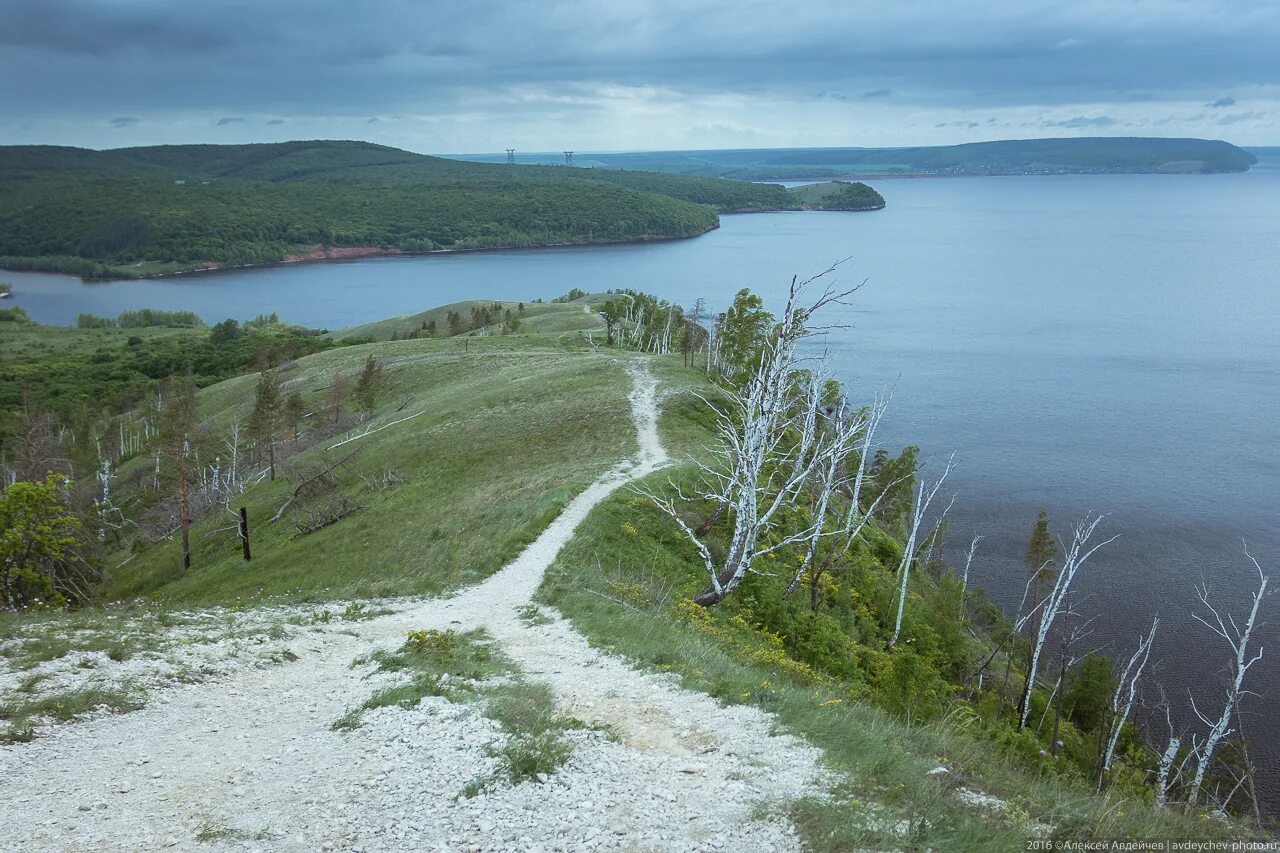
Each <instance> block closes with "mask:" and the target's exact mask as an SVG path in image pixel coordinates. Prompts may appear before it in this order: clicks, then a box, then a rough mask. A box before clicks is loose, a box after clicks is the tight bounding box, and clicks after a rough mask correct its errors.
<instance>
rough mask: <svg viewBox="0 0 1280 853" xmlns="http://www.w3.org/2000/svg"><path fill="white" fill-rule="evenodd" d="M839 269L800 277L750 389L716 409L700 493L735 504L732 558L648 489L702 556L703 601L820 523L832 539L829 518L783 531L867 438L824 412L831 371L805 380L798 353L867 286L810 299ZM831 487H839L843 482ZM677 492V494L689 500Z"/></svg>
mask: <svg viewBox="0 0 1280 853" xmlns="http://www.w3.org/2000/svg"><path fill="white" fill-rule="evenodd" d="M834 269H835V267H831V268H829V269H828V270H826V271H825V272H823V273H821V274H819V275H817V276H815V277H813V278H810V279H807V280H806V281H803V282H801V281H798V280H797V279H796V278H793V279H792V280H791V286H790V289H789V292H788V294H787V302H786V306H785V308H784V311H783V314H782V318H781V321H780V322H779V323H778V324H777V325H776V326H774V327H773V328H772V330H771V331H770V333H769V334H768V336H767V337H766V339H765V340H763V341H762V342H761V343H762V346H761V348H760V355H759V360H758V362H757V363H756V365H755V367H754V369H752V371H751V372H750V373H749V374H748V375H747V377H746V381H745V382H744V383H743V385H742V387H739V388H727V389H725V394H724V397H725V400H726V402H725V404H724V405H721V406H714V405H713V408H714V409H715V410H716V414H717V417H716V434H717V438H718V442H717V445H716V446H715V447H714V448H713V449H712V452H711V459H712V461H711V462H710V463H701V462H700V463H697V464H698V466H699V468H700V470H701V474H702V478H701V482H700V484H699V487H698V488H699V494H698V497H700V498H702V499H704V500H709V501H712V502H714V503H715V505H716V506H717V507H718V508H725V507H727V509H728V513H729V517H730V519H731V521H732V524H733V531H732V534H731V536H730V538H729V546H728V549H727V551H726V553H725V556H724V558H723V560H720V561H717V560H716V559H715V557H713V555H712V553H711V550H710V549H709V548H708V547H707V545H706V543H704V542H703V541H702V540H701V539H700V538H699V537H698V535H697V534H696V533H695V532H694V531H693V530H692V529H691V528H690V527H689V526H688V524H686V523H685V521H684V520H683V519H682V518H681V517H680V514H679V512H678V511H677V508H676V504H675V501H673V500H671V499H668V498H664V497H661V496H658V495H655V494H651V493H648V492H644V494H645V495H646V496H647V497H649V499H650V500H652V501H653V502H654V504H655V505H656V506H657V507H658V508H659V509H661V510H662V511H663V512H665V513H667V515H669V516H671V518H672V519H673V520H674V521H675V522H676V524H677V526H678V527H679V528H680V530H681V531H682V532H683V533H684V534H685V537H686V538H687V539H689V541H690V542H691V543H692V544H693V546H694V548H696V549H697V551H698V554H699V556H700V557H701V558H702V562H703V565H704V567H705V569H706V571H707V576H708V580H709V584H708V586H707V588H706V589H705V590H703V591H702V592H701V593H699V594H698V595H697V596H695V597H694V601H695V602H697V603H698V604H701V605H703V606H704V607H710V606H713V605H715V604H717V603H719V602H720V601H722V600H723V599H724V598H725V596H727V595H728V594H729V593H731V592H732V591H733V590H734V589H736V588H737V587H738V585H739V584H741V583H742V581H743V579H744V578H745V577H746V576H747V575H748V574H749V573H751V572H752V571H754V565H755V563H756V561H757V560H759V559H760V558H762V557H765V556H767V555H769V554H771V553H773V552H775V551H778V550H780V549H782V548H785V547H788V546H790V545H794V544H796V543H799V542H805V541H807V540H809V539H810V538H811V537H812V536H813V535H814V532H815V527H817V528H819V530H818V535H819V536H822V535H828V534H827V533H826V532H824V531H822V530H821V529H820V528H821V519H817V520H813V519H811V523H810V524H809V525H807V526H805V527H804V528H803V529H801V530H794V531H782V530H780V529H779V524H780V522H781V519H782V517H783V516H784V515H785V514H786V513H784V512H783V510H784V509H786V508H788V507H790V506H793V505H794V504H795V502H796V500H797V498H798V497H799V495H800V493H801V491H802V490H803V489H804V487H805V485H806V484H807V483H808V482H809V481H810V478H811V477H813V476H814V475H815V473H816V472H817V471H819V470H822V469H823V468H824V466H826V465H828V464H829V463H830V462H831V459H832V457H833V456H836V457H840V458H843V457H845V456H847V455H848V454H849V452H850V451H851V450H852V449H853V448H854V447H855V446H856V444H857V440H858V437H859V436H860V435H861V425H860V421H857V420H854V421H852V422H846V423H843V424H842V423H840V422H839V421H838V420H837V419H835V418H831V417H829V416H828V415H827V414H826V413H825V412H824V411H823V408H824V407H823V396H824V386H825V380H826V376H825V375H824V373H823V371H822V369H821V363H820V362H819V364H817V365H816V366H815V369H812V370H810V371H809V372H808V376H807V377H804V374H803V372H802V370H801V366H802V363H803V361H804V359H802V358H801V357H800V356H799V354H798V353H797V351H796V350H797V345H798V344H799V342H800V341H801V340H803V339H805V338H807V337H811V336H813V335H816V334H821V333H822V331H824V330H822V329H814V328H811V327H809V326H807V325H806V324H807V322H808V321H809V320H810V319H811V318H812V317H813V316H814V315H815V314H816V313H817V312H818V311H820V310H821V309H822V308H824V307H825V306H827V305H830V304H832V303H840V302H842V301H843V300H844V299H845V298H847V297H848V296H849V295H851V294H852V293H853V292H854V291H855V290H857V288H852V289H849V290H844V291H837V290H835V289H834V288H833V287H830V286H828V287H826V288H825V289H824V290H823V292H822V294H821V295H820V296H819V297H818V298H817V299H816V300H814V301H813V302H811V303H809V304H807V305H801V302H800V300H801V299H802V298H803V296H804V291H805V289H806V287H807V286H808V285H810V284H811V283H813V282H814V281H817V280H818V279H821V278H823V277H825V276H827V275H829V274H830V273H831V272H832V271H834ZM828 485H829V486H830V487H831V488H834V483H831V484H828ZM675 491H676V495H677V500H680V501H685V500H686V498H685V496H684V495H683V494H682V493H681V492H680V490H679V489H676V490H675ZM775 534H776V535H775ZM766 543H768V544H766Z"/></svg>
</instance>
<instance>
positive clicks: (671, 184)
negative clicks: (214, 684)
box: [0, 142, 884, 278]
mask: <svg viewBox="0 0 1280 853" xmlns="http://www.w3.org/2000/svg"><path fill="white" fill-rule="evenodd" d="M851 186H854V187H860V188H861V190H860V191H859V193H860V195H859V197H858V198H859V200H858V201H857V203H856V204H836V205H832V204H830V203H828V204H826V205H824V207H825V208H826V209H842V210H853V209H876V208H877V207H881V206H883V203H884V200H883V199H881V198H880V196H879V194H878V193H876V192H875V191H874V190H872V189H870V188H869V187H865V186H864V185H862V184H856V185H851ZM0 187H3V189H2V190H0V268H5V269H24V270H36V271H53V272H66V273H72V274H74V275H80V276H82V277H85V278H140V277H146V276H152V275H162V274H166V273H175V272H183V271H189V270H198V269H213V268H219V267H231V266H243V265H250V264H268V263H278V262H281V261H286V260H301V259H309V258H321V257H327V256H330V254H331V252H332V253H333V254H337V255H340V256H347V255H350V254H377V253H384V252H433V251H450V250H455V251H456V250H466V249H487V248H515V247H533V246H550V245H566V244H586V243H608V242H623V241H633V240H658V239H675V238H682V237H693V236H697V235H699V234H703V233H705V232H707V231H709V230H711V229H713V228H715V227H716V226H717V225H718V224H719V218H718V214H719V213H723V212H747V211H758V210H795V209H801V208H803V207H806V206H809V205H807V204H806V201H805V200H804V199H802V198H800V197H799V196H797V195H796V194H794V193H789V192H788V191H787V190H785V189H783V188H782V187H781V186H778V185H775V184H753V183H747V182H744V181H730V180H721V179H717V178H704V177H693V176H684V175H667V174H658V173H655V172H635V171H619V170H610V169H575V168H566V167H550V166H509V165H506V164H500V165H495V164H486V163H470V162H463V161H459V160H447V159H443V158H439V157H428V156H424V155H420V154H413V153H410V152H407V151H400V150H398V149H395V148H388V147H385V146H381V145H372V144H369V143H363V142H289V143H278V144H263V145H184V146H159V147H153V148H125V149H118V150H112V151H90V150H87V149H79V148H59V147H53V146H11V147H4V148H0ZM845 194H846V195H848V191H847V190H846V192H845ZM868 199H869V200H870V201H868Z"/></svg>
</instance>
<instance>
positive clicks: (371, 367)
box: [355, 355, 382, 415]
mask: <svg viewBox="0 0 1280 853" xmlns="http://www.w3.org/2000/svg"><path fill="white" fill-rule="evenodd" d="M355 394H356V401H357V402H358V403H359V404H360V411H362V412H364V413H365V414H366V415H369V414H373V410H374V409H376V408H377V407H378V399H379V398H380V397H381V396H382V366H381V365H379V364H378V360H377V359H376V358H374V357H373V356H372V355H370V356H369V357H368V358H366V359H365V362H364V368H363V369H362V370H361V371H360V377H359V378H358V379H357V380H356V391H355Z"/></svg>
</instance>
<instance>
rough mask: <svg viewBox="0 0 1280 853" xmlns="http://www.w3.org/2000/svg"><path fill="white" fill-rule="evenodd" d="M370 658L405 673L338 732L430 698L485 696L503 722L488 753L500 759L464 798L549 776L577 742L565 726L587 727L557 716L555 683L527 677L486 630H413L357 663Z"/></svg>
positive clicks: (483, 702)
mask: <svg viewBox="0 0 1280 853" xmlns="http://www.w3.org/2000/svg"><path fill="white" fill-rule="evenodd" d="M368 662H372V663H376V664H377V671H379V672H388V673H398V674H400V675H401V676H402V677H403V680H401V681H399V682H397V683H396V684H393V685H391V686H389V687H385V688H383V689H381V690H379V691H377V692H376V693H374V694H373V695H372V696H370V697H369V698H368V699H366V700H365V701H364V702H363V703H362V704H360V705H359V706H357V707H354V708H351V709H350V710H348V711H347V712H346V713H345V714H343V715H342V716H341V717H339V718H338V719H337V720H336V721H335V722H334V724H333V728H334V729H335V730H337V731H351V730H353V729H356V728H359V726H360V724H361V722H362V721H363V718H364V714H365V712H366V711H370V710H373V709H375V708H390V707H397V708H406V709H408V708H414V707H417V705H418V704H419V703H420V702H421V701H422V700H423V699H424V698H426V697H427V696H443V697H444V698H446V699H448V700H449V701H450V702H479V703H480V707H481V710H482V712H483V713H484V715H485V716H486V717H488V718H489V719H491V720H493V721H494V722H495V723H497V724H498V725H499V726H500V727H501V728H502V730H503V732H504V733H505V734H506V738H505V740H504V741H503V742H502V743H501V744H500V745H498V746H495V747H492V748H491V752H490V754H491V756H492V757H494V758H497V759H498V760H499V761H498V767H497V768H496V769H494V770H493V771H491V772H489V773H487V774H482V775H481V776H478V777H476V778H475V779H474V780H472V781H471V782H470V783H469V784H468V785H467V786H466V787H465V788H464V789H463V791H462V792H461V793H462V796H467V797H473V796H476V795H477V794H479V793H481V792H482V791H484V790H487V789H489V788H491V787H493V786H494V785H498V784H509V785H519V784H522V783H524V782H528V781H537V780H540V779H542V778H545V777H546V776H549V775H551V774H552V773H554V772H555V771H556V770H557V769H558V768H559V767H560V765H562V764H564V762H565V761H567V760H568V758H569V756H570V755H571V754H572V752H573V745H572V744H570V743H568V742H567V741H565V740H564V739H563V737H562V736H563V734H564V732H566V731H569V730H571V729H582V728H587V725H586V724H585V723H583V722H582V721H580V720H576V719H573V718H570V717H563V716H561V715H560V714H558V713H557V712H556V701H555V694H554V693H553V692H552V690H551V688H550V687H549V686H548V685H546V684H543V683H541V682H531V681H526V680H524V679H523V678H521V676H520V673H519V670H518V669H517V667H516V666H515V664H513V663H512V662H511V661H510V660H509V659H508V658H506V657H505V656H504V655H502V654H501V652H499V651H498V650H497V648H496V647H495V646H494V644H493V641H492V640H491V639H490V638H489V636H488V635H487V634H486V633H485V632H484V630H483V629H475V630H472V631H468V632H466V633H458V632H456V631H452V630H448V631H435V630H430V631H411V632H409V637H408V639H407V640H406V641H405V642H404V644H403V645H401V646H400V648H399V649H397V650H396V651H394V652H385V651H381V652H375V653H374V654H373V655H371V656H370V657H369V658H367V659H363V658H362V659H357V661H356V664H357V665H359V664H361V663H368Z"/></svg>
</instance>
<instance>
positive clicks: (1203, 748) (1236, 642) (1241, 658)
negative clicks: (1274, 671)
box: [1187, 549, 1270, 806]
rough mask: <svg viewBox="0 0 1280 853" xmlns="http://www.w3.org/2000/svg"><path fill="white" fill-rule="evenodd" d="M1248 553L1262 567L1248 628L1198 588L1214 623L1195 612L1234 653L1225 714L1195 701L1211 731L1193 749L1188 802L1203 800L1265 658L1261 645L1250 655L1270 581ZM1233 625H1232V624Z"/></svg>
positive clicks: (1202, 719)
mask: <svg viewBox="0 0 1280 853" xmlns="http://www.w3.org/2000/svg"><path fill="white" fill-rule="evenodd" d="M1244 554H1245V556H1246V557H1248V558H1249V561H1250V562H1252V563H1253V567H1254V568H1255V569H1257V570H1258V590H1257V592H1255V593H1254V594H1253V606H1252V607H1251V608H1250V610H1249V618H1248V619H1247V620H1246V621H1245V623H1244V628H1243V629H1242V628H1240V627H1239V626H1238V625H1236V620H1235V618H1234V617H1232V616H1231V615H1230V614H1228V615H1227V618H1226V620H1223V618H1222V615H1221V614H1220V613H1218V610H1217V608H1215V607H1214V606H1213V605H1212V604H1210V603H1209V587H1208V586H1207V585H1205V584H1201V585H1200V588H1199V589H1197V590H1196V596H1197V597H1198V598H1199V599H1200V603H1201V604H1203V605H1204V606H1205V609H1206V610H1208V611H1209V614H1210V616H1211V617H1212V618H1213V621H1212V622H1210V621H1209V620H1208V619H1206V618H1204V617H1203V616H1201V615H1200V614H1198V613H1193V614H1191V615H1192V616H1193V617H1194V618H1195V619H1196V620H1197V621H1198V622H1200V624H1202V625H1204V626H1205V627H1207V628H1208V629H1209V630H1210V631H1213V633H1215V634H1217V635H1218V636H1219V637H1221V638H1222V639H1224V640H1226V641H1227V645H1228V646H1230V647H1231V651H1232V652H1234V657H1233V658H1232V659H1231V664H1230V670H1229V672H1230V675H1231V682H1230V684H1229V685H1228V686H1227V690H1226V702H1225V703H1224V704H1223V706H1222V714H1221V715H1220V716H1219V717H1218V719H1217V720H1211V719H1209V718H1208V717H1206V716H1205V715H1204V714H1202V713H1200V709H1199V708H1197V707H1196V703H1195V698H1194V697H1192V700H1191V710H1192V711H1194V712H1195V715H1196V716H1197V717H1199V718H1200V721H1201V722H1202V723H1204V724H1205V725H1207V726H1209V727H1210V729H1209V734H1208V736H1207V737H1206V738H1205V740H1204V743H1202V744H1198V745H1197V746H1196V747H1195V748H1194V750H1193V752H1194V757H1195V761H1196V772H1195V775H1194V776H1193V777H1192V779H1191V789H1190V792H1189V793H1188V795H1187V802H1188V803H1190V804H1191V805H1193V806H1194V805H1195V804H1196V803H1197V802H1199V800H1200V791H1201V787H1202V786H1203V784H1204V777H1205V773H1207V772H1208V770H1209V767H1210V766H1211V765H1212V764H1213V755H1214V752H1215V751H1216V750H1217V749H1218V745H1219V744H1220V743H1221V742H1222V739H1223V738H1225V737H1226V736H1227V735H1229V734H1231V731H1232V729H1231V717H1232V716H1233V715H1234V714H1235V713H1236V712H1237V710H1238V708H1239V706H1240V700H1241V699H1242V698H1244V696H1245V695H1246V694H1247V693H1248V691H1247V690H1245V689H1244V678H1245V675H1247V674H1248V672H1249V668H1250V667H1252V666H1253V665H1254V664H1255V663H1257V662H1258V661H1260V660H1262V648H1261V647H1259V648H1258V652H1257V654H1255V655H1253V656H1252V657H1249V639H1250V636H1251V635H1252V634H1253V628H1254V625H1255V624H1256V623H1257V620H1258V608H1259V607H1260V606H1261V604H1262V599H1263V596H1265V595H1266V594H1267V584H1268V582H1269V581H1270V578H1268V577H1267V576H1266V575H1265V574H1263V572H1262V566H1260V565H1258V561H1257V560H1255V559H1254V558H1253V555H1252V554H1250V553H1249V551H1248V550H1247V549H1246V550H1245V552H1244ZM1228 626H1230V627H1228Z"/></svg>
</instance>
